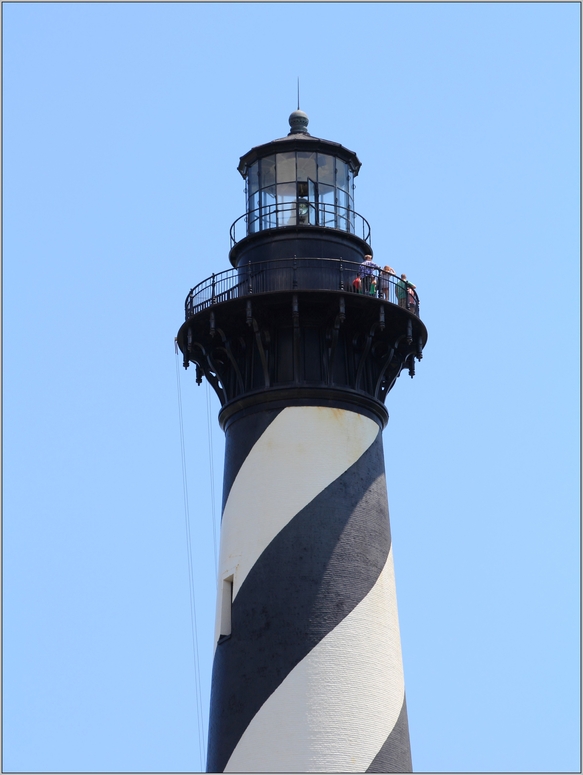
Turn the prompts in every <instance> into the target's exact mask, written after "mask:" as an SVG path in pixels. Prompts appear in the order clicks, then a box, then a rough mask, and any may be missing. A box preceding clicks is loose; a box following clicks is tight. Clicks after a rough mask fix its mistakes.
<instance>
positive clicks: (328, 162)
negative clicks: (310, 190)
mask: <svg viewBox="0 0 583 775" xmlns="http://www.w3.org/2000/svg"><path fill="white" fill-rule="evenodd" d="M334 166H335V165H334V157H333V156H326V155H325V154H323V153H319V154H318V183H325V184H326V185H330V186H333V185H334Z"/></svg>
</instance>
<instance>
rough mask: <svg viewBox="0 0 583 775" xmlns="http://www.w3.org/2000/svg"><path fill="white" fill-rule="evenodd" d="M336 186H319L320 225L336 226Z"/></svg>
mask: <svg viewBox="0 0 583 775" xmlns="http://www.w3.org/2000/svg"><path fill="white" fill-rule="evenodd" d="M334 192H335V189H334V186H325V185H322V184H320V185H319V186H318V212H319V223H320V226H328V227H330V228H332V229H334V228H336V202H335V196H334Z"/></svg>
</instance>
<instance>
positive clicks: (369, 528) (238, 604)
mask: <svg viewBox="0 0 583 775" xmlns="http://www.w3.org/2000/svg"><path fill="white" fill-rule="evenodd" d="M390 545H391V537H390V528H389V520H388V504H387V496H386V484H385V476H384V460H383V448H382V436H381V434H380V433H379V434H378V436H377V438H376V440H375V441H374V442H373V444H372V445H371V446H370V447H369V448H368V449H367V451H366V452H365V453H364V454H363V455H362V456H361V457H360V458H359V460H357V461H356V462H355V463H354V465H352V466H351V467H350V468H349V469H348V470H347V471H345V472H344V473H343V474H342V475H341V476H340V477H339V478H338V479H336V480H335V481H334V482H332V484H330V485H329V486H328V487H327V488H326V489H324V490H323V491H322V492H321V493H319V494H318V495H317V496H316V497H315V498H314V499H313V500H312V501H311V503H309V504H308V505H307V506H306V507H305V508H303V509H302V510H301V511H300V512H299V513H298V514H296V515H295V517H293V519H292V520H291V521H290V522H289V523H288V524H287V525H286V526H285V527H284V528H283V529H282V530H281V532H280V533H279V534H278V535H277V536H276V537H275V538H274V539H273V541H272V542H271V543H270V544H269V546H268V547H267V548H266V549H265V551H264V552H263V553H262V554H261V555H260V557H259V559H258V560H257V562H256V563H255V565H254V566H253V568H252V569H251V571H250V572H249V574H248V575H247V577H246V578H245V580H244V582H243V584H242V585H241V588H240V590H239V592H238V594H237V596H236V598H235V600H234V602H233V608H232V614H231V616H232V631H231V637H230V638H229V639H228V640H225V641H224V642H223V643H221V644H220V645H219V646H217V649H216V652H215V659H214V664H213V676H212V694H211V713H210V720H209V750H208V762H207V767H208V771H209V772H222V771H223V770H224V768H225V766H226V765H227V762H228V761H229V758H230V756H231V754H232V752H233V750H234V748H235V746H236V745H237V743H238V741H239V740H240V738H241V736H242V734H243V733H244V731H245V729H246V728H247V726H248V725H249V723H250V722H251V720H252V719H253V717H254V715H255V714H256V713H257V711H258V710H259V709H260V708H261V706H262V705H263V703H264V702H265V701H266V700H267V698H268V697H269V696H270V695H271V694H272V693H273V692H274V691H275V690H276V689H277V687H278V686H279V685H280V684H281V683H282V681H283V680H284V679H285V677H286V676H287V675H288V674H289V673H290V672H291V670H293V668H294V667H295V666H296V665H297V664H298V663H299V662H300V661H301V660H302V659H303V658H304V657H305V656H306V655H307V654H308V653H309V652H310V651H311V650H312V649H313V648H314V646H316V645H317V644H318V643H319V642H320V641H321V640H322V638H324V637H325V636H326V635H327V634H328V633H329V632H331V631H332V630H333V629H334V628H335V627H336V626H337V625H338V624H339V623H340V622H341V621H342V620H343V619H344V618H345V617H346V616H348V614H350V612H351V611H353V610H354V608H355V607H356V606H357V605H358V604H359V603H360V602H361V600H363V598H364V597H365V596H366V595H367V594H368V593H369V592H370V590H371V589H372V588H373V586H374V584H375V582H376V581H377V579H378V577H379V575H380V573H381V571H382V570H383V568H384V566H385V563H386V561H387V557H388V554H389V549H390ZM380 755H381V754H380V752H379V756H380ZM400 771H402V772H403V771H405V767H403V768H400Z"/></svg>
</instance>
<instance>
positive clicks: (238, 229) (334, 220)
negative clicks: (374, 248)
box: [231, 199, 370, 247]
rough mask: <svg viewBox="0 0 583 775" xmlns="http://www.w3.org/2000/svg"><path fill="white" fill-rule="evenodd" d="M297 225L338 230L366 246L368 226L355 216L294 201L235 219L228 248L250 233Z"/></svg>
mask: <svg viewBox="0 0 583 775" xmlns="http://www.w3.org/2000/svg"><path fill="white" fill-rule="evenodd" d="M297 225H300V226H324V227H326V228H328V229H340V230H341V231H347V232H348V233H349V234H355V235H356V236H357V237H360V238H361V239H362V240H364V241H365V242H366V243H368V244H370V225H369V223H368V221H367V220H366V218H363V217H362V215H360V214H359V213H356V212H354V210H351V209H350V208H348V207H342V206H340V205H338V204H334V203H329V202H317V203H315V202H309V201H308V200H307V199H306V200H302V199H297V200H293V201H290V202H273V203H270V204H267V205H263V206H262V207H258V208H256V209H255V210H250V211H249V212H247V213H245V215H242V216H241V217H240V218H237V220H236V221H235V222H234V223H233V224H232V226H231V247H233V245H236V244H237V242H239V241H240V240H242V239H243V238H244V237H248V236H249V235H250V234H255V233H257V232H259V231H264V230H265V229H277V228H279V227H281V226H297Z"/></svg>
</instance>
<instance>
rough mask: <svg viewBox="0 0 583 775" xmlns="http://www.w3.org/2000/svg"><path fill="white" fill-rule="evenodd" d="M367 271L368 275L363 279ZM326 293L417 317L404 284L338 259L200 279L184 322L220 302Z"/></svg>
mask: <svg viewBox="0 0 583 775" xmlns="http://www.w3.org/2000/svg"><path fill="white" fill-rule="evenodd" d="M366 271H369V272H370V274H365V272H366ZM295 290H298V291H302V290H304V291H305V290H313V291H316V290H324V291H339V292H341V293H346V292H349V293H360V294H365V295H369V296H372V297H376V298H380V299H385V301H389V302H391V304H397V305H398V306H400V307H404V308H405V309H408V310H409V311H410V312H413V313H414V314H415V315H419V297H418V296H417V292H416V291H415V290H414V289H413V288H412V287H410V286H409V285H408V284H407V282H406V281H403V280H401V279H400V278H399V277H397V276H396V275H394V274H389V273H388V272H385V271H384V270H381V269H375V270H367V269H364V268H363V265H362V264H359V263H356V262H352V261H343V260H342V259H341V258H295V257H294V258H281V259H274V260H272V261H262V262H259V263H256V264H248V265H247V266H243V267H239V268H238V269H226V270H225V271H224V272H219V273H218V274H213V275H211V277H208V278H207V279H206V280H203V281H202V282H201V283H199V284H198V285H195V286H194V288H193V289H192V290H191V291H190V293H189V294H188V296H187V297H186V303H185V313H186V320H188V318H190V317H192V316H193V315H196V314H197V312H201V311H202V310H204V309H206V308H207V307H210V306H211V305H213V304H220V303H221V302H224V301H230V300H232V299H239V298H242V297H244V296H253V295H255V294H258V293H275V292H278V291H295Z"/></svg>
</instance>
